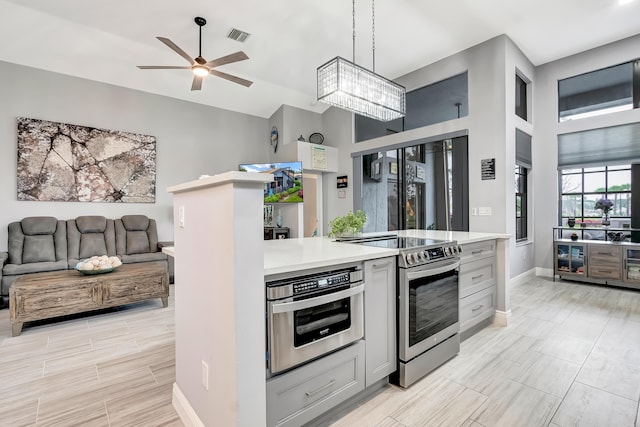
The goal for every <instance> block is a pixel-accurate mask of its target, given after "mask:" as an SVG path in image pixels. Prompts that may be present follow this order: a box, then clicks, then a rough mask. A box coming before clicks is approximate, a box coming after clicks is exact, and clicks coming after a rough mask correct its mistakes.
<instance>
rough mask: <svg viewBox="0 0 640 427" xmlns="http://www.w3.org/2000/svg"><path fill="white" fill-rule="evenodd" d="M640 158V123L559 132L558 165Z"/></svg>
mask: <svg viewBox="0 0 640 427" xmlns="http://www.w3.org/2000/svg"><path fill="white" fill-rule="evenodd" d="M638 161H640V123H631V124H626V125H620V126H611V127H607V128H600V129H591V130H586V131H581V132H573V133H565V134H562V135H558V169H575V168H582V167H589V166H611V165H617V164H629V163H632V162H638Z"/></svg>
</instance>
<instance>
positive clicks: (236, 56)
mask: <svg viewBox="0 0 640 427" xmlns="http://www.w3.org/2000/svg"><path fill="white" fill-rule="evenodd" d="M245 59H249V57H248V56H247V54H246V53H244V52H243V51H239V52H236V53H232V54H230V55H227V56H223V57H221V58H218V59H214V60H212V61H209V62H207V63H206V64H205V65H206V66H207V67H210V68H213V67H219V66H220V65H224V64H230V63H232V62H238V61H244V60H245Z"/></svg>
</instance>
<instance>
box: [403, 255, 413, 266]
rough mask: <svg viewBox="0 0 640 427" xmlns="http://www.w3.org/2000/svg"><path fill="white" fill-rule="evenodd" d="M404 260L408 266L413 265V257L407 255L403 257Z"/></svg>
mask: <svg viewBox="0 0 640 427" xmlns="http://www.w3.org/2000/svg"><path fill="white" fill-rule="evenodd" d="M405 259H406V260H407V264H409V265H412V264H413V257H412V256H411V254H407V255H406V256H405Z"/></svg>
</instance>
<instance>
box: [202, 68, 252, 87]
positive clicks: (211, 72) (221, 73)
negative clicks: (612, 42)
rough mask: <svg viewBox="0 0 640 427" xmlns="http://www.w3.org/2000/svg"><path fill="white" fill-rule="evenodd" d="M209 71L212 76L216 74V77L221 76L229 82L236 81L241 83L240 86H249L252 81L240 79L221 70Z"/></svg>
mask: <svg viewBox="0 0 640 427" xmlns="http://www.w3.org/2000/svg"><path fill="white" fill-rule="evenodd" d="M209 73H210V74H213V75H214V76H218V77H222V78H223V79H227V80H229V81H231V82H234V83H238V84H239V85H242V86H246V87H249V86H251V85H252V84H253V82H251V81H249V80H245V79H241V78H240V77H236V76H232V75H231V74H227V73H223V72H222V71H218V70H211V71H209Z"/></svg>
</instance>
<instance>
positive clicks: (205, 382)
mask: <svg viewBox="0 0 640 427" xmlns="http://www.w3.org/2000/svg"><path fill="white" fill-rule="evenodd" d="M202 387H204V389H205V390H209V365H207V362H205V361H204V360H203V361H202Z"/></svg>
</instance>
